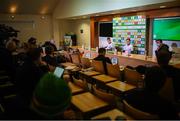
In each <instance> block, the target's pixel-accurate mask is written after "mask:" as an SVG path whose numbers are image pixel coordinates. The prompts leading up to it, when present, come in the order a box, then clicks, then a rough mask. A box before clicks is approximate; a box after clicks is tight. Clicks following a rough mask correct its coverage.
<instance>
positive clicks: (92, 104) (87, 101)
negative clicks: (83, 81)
mask: <svg viewBox="0 0 180 121" xmlns="http://www.w3.org/2000/svg"><path fill="white" fill-rule="evenodd" d="M71 102H72V104H73V106H75V107H76V108H78V109H79V110H80V111H81V112H82V113H84V114H85V113H88V112H92V111H97V110H100V109H103V108H106V107H108V106H109V105H108V103H106V102H105V101H103V100H101V99H100V98H98V97H96V96H95V95H93V94H91V93H90V92H85V93H81V94H77V95H74V96H72V100H71ZM89 114H90V113H89Z"/></svg>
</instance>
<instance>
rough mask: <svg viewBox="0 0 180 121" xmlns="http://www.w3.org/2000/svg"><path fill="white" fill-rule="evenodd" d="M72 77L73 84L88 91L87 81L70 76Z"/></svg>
mask: <svg viewBox="0 0 180 121" xmlns="http://www.w3.org/2000/svg"><path fill="white" fill-rule="evenodd" d="M72 78H73V82H74V84H75V85H77V86H79V87H81V88H82V89H84V90H85V91H88V90H89V89H88V85H87V82H85V81H83V80H80V79H76V78H75V77H74V76H73V77H72Z"/></svg>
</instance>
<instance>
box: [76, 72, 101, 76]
mask: <svg viewBox="0 0 180 121" xmlns="http://www.w3.org/2000/svg"><path fill="white" fill-rule="evenodd" d="M79 73H81V74H84V75H86V76H95V75H99V74H101V73H99V72H97V71H80V72H79Z"/></svg>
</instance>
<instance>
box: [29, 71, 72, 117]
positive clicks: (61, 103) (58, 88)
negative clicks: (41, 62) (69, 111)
mask: <svg viewBox="0 0 180 121" xmlns="http://www.w3.org/2000/svg"><path fill="white" fill-rule="evenodd" d="M71 97H72V94H71V90H70V88H69V87H68V84H67V83H66V82H65V81H64V80H63V79H61V78H58V77H56V76H55V75H54V74H53V73H47V74H45V75H44V76H43V77H42V78H41V80H40V81H39V83H38V84H37V86H36V88H35V91H34V95H33V99H32V107H33V109H34V110H35V111H36V112H38V113H40V114H42V115H46V116H48V115H49V116H53V115H57V114H59V113H61V112H63V111H64V110H65V109H66V108H67V107H68V106H69V105H70V103H71Z"/></svg>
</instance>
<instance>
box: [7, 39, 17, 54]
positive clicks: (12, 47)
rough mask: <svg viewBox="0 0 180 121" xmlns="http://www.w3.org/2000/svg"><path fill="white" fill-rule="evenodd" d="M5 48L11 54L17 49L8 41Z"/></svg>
mask: <svg viewBox="0 0 180 121" xmlns="http://www.w3.org/2000/svg"><path fill="white" fill-rule="evenodd" d="M6 48H7V49H8V50H9V51H11V52H14V51H15V50H16V48H17V46H16V43H15V42H14V41H12V40H9V41H8V42H7V43H6Z"/></svg>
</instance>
